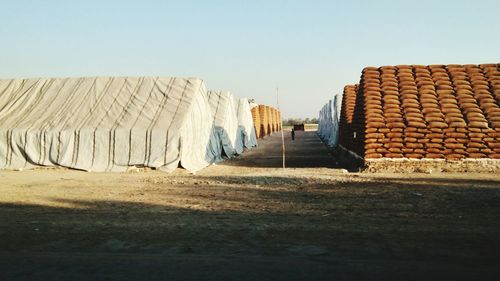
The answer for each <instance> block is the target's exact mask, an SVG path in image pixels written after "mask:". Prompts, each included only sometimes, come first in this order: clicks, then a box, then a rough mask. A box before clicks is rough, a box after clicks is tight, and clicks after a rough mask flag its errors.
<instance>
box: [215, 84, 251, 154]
mask: <svg viewBox="0 0 500 281" xmlns="http://www.w3.org/2000/svg"><path fill="white" fill-rule="evenodd" d="M208 98H209V101H210V107H211V108H212V113H213V114H214V126H215V131H216V133H217V137H218V139H219V143H220V145H221V147H222V149H223V150H224V153H225V154H226V156H227V157H229V158H231V157H233V156H235V155H238V154H241V153H242V152H243V139H242V135H241V132H240V130H239V128H238V112H237V110H238V109H237V104H236V103H235V98H234V97H233V95H232V94H231V93H229V92H226V91H209V92H208ZM219 160H222V159H219Z"/></svg>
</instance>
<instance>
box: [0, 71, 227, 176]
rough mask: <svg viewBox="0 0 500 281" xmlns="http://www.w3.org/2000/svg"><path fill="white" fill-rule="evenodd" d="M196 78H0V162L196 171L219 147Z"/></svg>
mask: <svg viewBox="0 0 500 281" xmlns="http://www.w3.org/2000/svg"><path fill="white" fill-rule="evenodd" d="M215 141H216V138H215V133H214V130H213V115H212V112H211V110H210V106H209V103H208V97H207V93H206V90H205V86H204V83H203V81H201V80H199V79H196V78H187V79H186V78H169V77H134V78H132V77H107V78H105V77H99V78H52V79H11V80H0V168H7V169H23V168H32V167H34V166H37V165H43V166H64V167H70V168H76V169H82V170H91V171H125V170H126V169H127V168H128V167H130V166H147V167H154V168H159V169H162V170H165V171H172V170H174V169H175V168H177V167H178V165H179V162H180V163H181V165H182V166H183V167H184V168H186V169H188V170H190V171H197V170H200V169H202V168H204V167H205V166H207V165H209V164H210V163H212V162H214V160H215V158H216V157H217V156H218V155H220V153H221V152H220V151H217V146H216V145H214V142H215Z"/></svg>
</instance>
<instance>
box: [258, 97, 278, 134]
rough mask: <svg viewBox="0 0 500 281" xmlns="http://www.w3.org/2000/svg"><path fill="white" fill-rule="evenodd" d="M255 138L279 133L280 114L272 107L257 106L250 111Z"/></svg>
mask: <svg viewBox="0 0 500 281" xmlns="http://www.w3.org/2000/svg"><path fill="white" fill-rule="evenodd" d="M251 111H252V118H253V120H254V125H255V131H256V135H257V138H263V137H265V136H267V135H270V134H272V133H274V132H277V131H281V112H280V111H279V110H277V109H276V108H274V107H272V106H267V105H263V104H259V105H256V106H254V107H253V108H252V109H251Z"/></svg>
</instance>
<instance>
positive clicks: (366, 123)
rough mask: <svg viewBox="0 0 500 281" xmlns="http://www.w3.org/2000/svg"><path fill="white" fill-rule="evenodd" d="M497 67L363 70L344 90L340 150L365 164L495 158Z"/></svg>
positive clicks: (499, 111) (499, 128)
mask: <svg viewBox="0 0 500 281" xmlns="http://www.w3.org/2000/svg"><path fill="white" fill-rule="evenodd" d="M499 102H500V68H499V65H498V64H483V65H429V66H423V65H397V66H383V67H378V68H376V67H366V68H365V69H363V71H362V75H361V80H360V84H359V87H358V88H357V87H356V86H346V87H345V88H344V97H343V101H342V108H341V117H340V122H339V127H340V145H342V146H343V147H344V148H346V149H348V150H350V151H352V152H355V153H356V154H358V155H359V156H361V157H362V158H365V159H376V158H408V159H424V158H425V159H448V160H460V159H465V158H490V159H500V150H499V147H500V138H499V137H500V108H499Z"/></svg>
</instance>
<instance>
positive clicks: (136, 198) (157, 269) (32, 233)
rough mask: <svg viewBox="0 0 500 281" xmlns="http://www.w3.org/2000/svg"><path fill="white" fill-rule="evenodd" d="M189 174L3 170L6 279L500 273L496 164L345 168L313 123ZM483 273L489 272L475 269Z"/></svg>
mask: <svg viewBox="0 0 500 281" xmlns="http://www.w3.org/2000/svg"><path fill="white" fill-rule="evenodd" d="M296 136H297V137H296V140H295V141H293V142H292V141H291V140H290V139H289V135H288V134H286V146H287V165H288V166H289V168H287V169H285V170H283V169H281V168H279V167H281V165H282V159H281V149H280V141H281V135H279V134H275V135H274V136H272V137H270V138H268V139H265V140H263V141H261V142H260V146H259V148H257V149H254V150H252V151H249V152H247V153H246V154H244V156H242V157H239V158H237V159H232V160H230V161H225V162H223V163H220V164H217V165H213V166H210V167H208V168H207V169H205V170H203V171H201V172H199V173H197V174H196V175H192V174H190V173H188V172H186V171H184V170H182V169H179V170H177V171H176V172H174V173H173V174H165V173H162V172H158V171H152V170H137V171H131V172H129V173H121V174H118V173H86V172H81V171H73V170H65V169H51V170H33V171H23V172H14V171H1V172H0V192H1V195H0V250H1V251H0V280H55V279H64V280H66V279H71V280H89V279H92V280H137V279H144V276H147V278H148V279H149V280H164V279H170V280H193V279H198V280H221V279H238V280H256V279H259V280H352V279H363V280H387V279H405V280H422V279H426V280H433V279H436V280H437V279H441V280H442V279H449V278H455V280H462V279H464V280H465V279H469V280H470V279H476V280H480V279H483V280H485V279H495V278H497V277H499V276H500V268H499V267H498V264H499V261H500V252H499V250H500V226H499V224H498V221H500V176H499V175H498V174H487V173H486V174H485V173H483V174H470V173H469V174H450V173H446V174H435V173H433V174H418V173H415V174H403V175H402V174H366V173H365V174H363V173H347V171H345V170H343V169H340V168H339V167H338V164H337V163H336V161H335V160H334V158H333V157H332V156H331V155H329V154H328V152H327V150H326V149H325V147H324V146H323V144H322V143H321V142H320V141H319V140H318V138H317V137H316V136H315V134H314V132H297V135H296ZM478 277H479V279H477V278H478Z"/></svg>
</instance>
